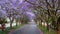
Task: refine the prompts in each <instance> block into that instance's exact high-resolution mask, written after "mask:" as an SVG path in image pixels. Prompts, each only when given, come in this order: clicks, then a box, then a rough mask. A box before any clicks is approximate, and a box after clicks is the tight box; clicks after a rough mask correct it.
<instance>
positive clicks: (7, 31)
mask: <svg viewBox="0 0 60 34" xmlns="http://www.w3.org/2000/svg"><path fill="white" fill-rule="evenodd" d="M21 26H22V25H18V26H13V28H10V27H7V28H6V29H5V30H4V31H2V30H0V34H8V33H9V32H10V31H11V30H15V29H17V28H20V27H21Z"/></svg>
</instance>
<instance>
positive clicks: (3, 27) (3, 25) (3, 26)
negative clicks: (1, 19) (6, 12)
mask: <svg viewBox="0 0 60 34" xmlns="http://www.w3.org/2000/svg"><path fill="white" fill-rule="evenodd" d="M4 29H5V23H3V24H2V31H4Z"/></svg>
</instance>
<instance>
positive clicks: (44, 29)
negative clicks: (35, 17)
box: [38, 25, 56, 34]
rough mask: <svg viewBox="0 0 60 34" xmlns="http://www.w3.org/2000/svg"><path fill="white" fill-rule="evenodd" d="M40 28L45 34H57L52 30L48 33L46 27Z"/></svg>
mask: <svg viewBox="0 0 60 34" xmlns="http://www.w3.org/2000/svg"><path fill="white" fill-rule="evenodd" d="M38 27H39V28H40V29H41V30H42V32H43V33H44V34H56V32H55V31H54V30H52V29H50V30H49V31H48V30H47V28H46V27H45V26H41V25H38Z"/></svg>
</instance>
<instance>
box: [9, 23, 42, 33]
mask: <svg viewBox="0 0 60 34" xmlns="http://www.w3.org/2000/svg"><path fill="white" fill-rule="evenodd" d="M9 34H43V32H42V31H41V30H40V29H39V28H38V27H37V26H36V24H35V23H31V22H30V23H29V24H27V25H24V26H22V27H21V28H19V29H17V30H15V31H11V32H10V33H9Z"/></svg>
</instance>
